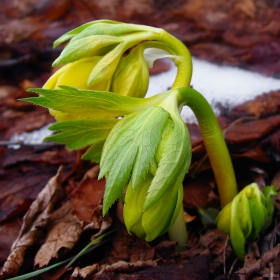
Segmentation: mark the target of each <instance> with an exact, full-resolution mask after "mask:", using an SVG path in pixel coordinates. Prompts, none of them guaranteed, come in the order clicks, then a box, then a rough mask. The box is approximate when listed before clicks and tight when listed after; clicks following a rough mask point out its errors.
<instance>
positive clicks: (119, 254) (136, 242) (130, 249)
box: [108, 225, 154, 264]
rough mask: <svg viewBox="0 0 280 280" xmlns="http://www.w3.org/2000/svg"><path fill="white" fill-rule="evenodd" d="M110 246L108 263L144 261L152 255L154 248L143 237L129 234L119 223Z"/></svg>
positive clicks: (151, 257)
mask: <svg viewBox="0 0 280 280" xmlns="http://www.w3.org/2000/svg"><path fill="white" fill-rule="evenodd" d="M111 242H112V248H111V250H110V251H109V253H108V262H109V263H110V264H112V263H116V262H118V261H120V260H122V261H131V260H133V261H146V260H151V259H153V257H154V248H153V247H151V246H150V245H149V243H147V242H146V241H145V240H144V239H142V238H137V237H136V236H135V235H130V234H129V233H128V232H127V230H126V228H125V227H124V225H119V229H118V232H117V234H116V236H115V237H114V238H113V239H112V241H111Z"/></svg>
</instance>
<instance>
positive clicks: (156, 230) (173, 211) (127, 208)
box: [123, 173, 183, 242]
mask: <svg viewBox="0 0 280 280" xmlns="http://www.w3.org/2000/svg"><path fill="white" fill-rule="evenodd" d="M152 180H153V176H152V175H151V174H149V173H148V174H147V175H146V178H145V180H144V181H143V183H142V185H141V187H139V188H137V189H136V190H133V188H132V184H131V182H130V183H129V185H128V187H127V190H126V195H125V204H124V209H123V215H124V222H125V225H126V228H127V230H128V232H129V233H134V234H136V235H137V236H138V237H143V238H145V239H146V240H147V241H148V242H149V241H152V240H154V239H155V238H156V237H157V236H160V235H162V234H164V233H165V232H166V231H167V230H168V229H169V228H170V227H171V226H172V225H173V224H174V222H175V220H176V218H177V216H178V214H179V211H180V209H181V207H182V201H183V187H182V184H177V185H174V186H173V187H172V188H169V189H168V191H167V192H166V193H165V194H164V196H163V197H162V198H161V199H160V200H159V201H158V202H157V203H155V204H154V205H153V206H152V207H151V208H150V209H149V210H147V211H145V210H144V204H145V200H146V196H147V194H148V190H149V187H150V184H151V182H152Z"/></svg>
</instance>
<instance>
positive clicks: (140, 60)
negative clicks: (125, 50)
mask: <svg viewBox="0 0 280 280" xmlns="http://www.w3.org/2000/svg"><path fill="white" fill-rule="evenodd" d="M143 51H144V50H143V48H142V46H141V45H139V46H137V47H135V48H134V49H132V50H131V51H130V52H129V54H128V55H127V56H125V57H122V58H121V60H120V62H119V64H118V67H117V69H116V71H115V73H114V76H113V79H112V85H111V91H113V92H116V93H119V94H121V95H125V96H132V97H145V95H146V93H147V90H148V86H149V69H148V66H147V63H146V61H145V59H144V55H143Z"/></svg>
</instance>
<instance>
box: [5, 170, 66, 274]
mask: <svg viewBox="0 0 280 280" xmlns="http://www.w3.org/2000/svg"><path fill="white" fill-rule="evenodd" d="M61 175H62V167H60V168H59V170H58V172H57V174H56V175H55V176H54V177H52V178H51V179H50V180H49V182H48V183H47V185H46V186H45V188H44V189H43V190H42V191H41V192H40V193H39V195H38V197H37V199H36V200H35V201H34V202H33V203H32V204H31V206H30V208H29V210H28V212H27V213H26V214H25V216H24V218H23V225H22V228H21V231H20V233H19V236H18V237H17V239H16V240H15V242H14V243H13V246H12V248H11V253H10V255H9V257H8V258H7V261H6V262H5V264H4V266H3V269H2V271H1V274H0V279H4V278H6V277H7V276H13V275H16V274H17V273H18V271H19V269H20V267H21V265H22V263H23V259H24V255H25V252H26V250H27V249H28V248H29V247H31V246H33V245H34V244H35V243H36V242H37V240H39V239H40V238H41V237H42V236H43V235H44V229H45V227H46V225H47V224H48V221H49V219H50V215H51V212H52V211H53V207H54V204H55V202H56V201H57V200H58V198H59V197H60V184H61Z"/></svg>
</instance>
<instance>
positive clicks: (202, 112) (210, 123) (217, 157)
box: [177, 87, 237, 207]
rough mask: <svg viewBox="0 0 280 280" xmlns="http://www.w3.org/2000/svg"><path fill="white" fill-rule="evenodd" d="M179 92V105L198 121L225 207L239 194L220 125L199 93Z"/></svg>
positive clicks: (181, 89) (191, 90)
mask: <svg viewBox="0 0 280 280" xmlns="http://www.w3.org/2000/svg"><path fill="white" fill-rule="evenodd" d="M177 90H178V91H179V96H180V97H179V99H180V100H179V104H180V105H181V106H183V105H187V106H189V107H190V108H191V109H192V111H193V112H194V114H195V116H196V118H197V120H198V123H199V126H200V130H201V134H202V137H203V140H204V145H205V148H206V151H207V154H208V157H209V160H210V162H211V165H212V168H213V172H214V175H215V178H216V183H217V186H218V190H219V195H220V201H221V206H222V207H224V206H225V205H226V204H228V203H229V202H231V201H232V199H233V198H234V197H235V195H236V194H237V184H236V180H235V175H234V170H233V167H232V162H231V158H230V155H229V152H228V149H227V146H226V143H225V140H224V137H223V134H222V131H221V128H220V126H219V123H218V121H217V119H216V116H215V114H214V112H213V110H212V108H211V107H210V105H209V103H208V102H207V100H206V99H205V98H204V97H203V96H202V95H201V94H200V93H199V92H197V91H196V90H194V89H192V88H188V87H184V88H179V89H177Z"/></svg>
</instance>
